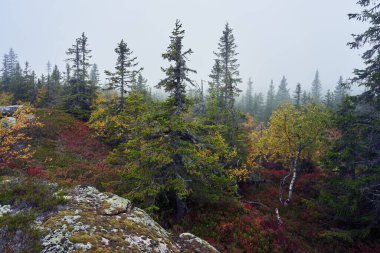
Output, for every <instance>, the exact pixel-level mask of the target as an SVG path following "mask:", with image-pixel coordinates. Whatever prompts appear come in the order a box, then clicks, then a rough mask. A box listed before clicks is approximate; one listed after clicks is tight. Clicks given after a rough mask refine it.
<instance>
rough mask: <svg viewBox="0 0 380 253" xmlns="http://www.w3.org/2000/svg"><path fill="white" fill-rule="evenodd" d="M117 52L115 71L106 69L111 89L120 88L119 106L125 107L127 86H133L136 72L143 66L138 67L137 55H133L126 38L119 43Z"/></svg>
mask: <svg viewBox="0 0 380 253" xmlns="http://www.w3.org/2000/svg"><path fill="white" fill-rule="evenodd" d="M115 52H116V54H117V60H116V67H115V72H110V71H104V73H105V74H106V75H107V76H108V80H109V84H108V85H109V87H108V88H109V89H117V90H119V97H120V102H119V107H120V108H121V109H122V108H123V107H124V96H125V94H126V93H127V88H129V89H130V88H131V86H132V83H133V81H134V78H135V76H136V74H138V73H139V72H140V71H141V70H142V68H137V66H138V64H139V63H138V62H137V57H133V56H132V54H133V51H132V50H131V49H130V48H129V47H128V45H127V43H125V42H124V40H121V41H120V43H118V44H117V47H116V49H115Z"/></svg>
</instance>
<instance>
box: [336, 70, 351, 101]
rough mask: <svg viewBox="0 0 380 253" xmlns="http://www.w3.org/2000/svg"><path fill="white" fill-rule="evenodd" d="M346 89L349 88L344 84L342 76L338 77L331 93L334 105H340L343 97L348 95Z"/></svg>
mask: <svg viewBox="0 0 380 253" xmlns="http://www.w3.org/2000/svg"><path fill="white" fill-rule="evenodd" d="M348 89H349V88H348V87H347V86H345V85H344V82H343V77H339V80H338V83H337V85H336V86H335V90H334V94H333V96H334V105H335V106H338V105H340V104H341V103H342V102H343V100H344V98H345V97H346V96H348V95H349V92H348V91H349V90H348Z"/></svg>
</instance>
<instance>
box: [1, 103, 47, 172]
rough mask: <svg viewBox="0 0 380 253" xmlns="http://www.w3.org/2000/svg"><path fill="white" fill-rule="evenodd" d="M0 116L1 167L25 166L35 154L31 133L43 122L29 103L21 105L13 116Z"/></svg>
mask: <svg viewBox="0 0 380 253" xmlns="http://www.w3.org/2000/svg"><path fill="white" fill-rule="evenodd" d="M0 117H2V118H0V140H1V141H0V167H6V166H11V165H13V166H16V167H17V166H23V164H25V163H26V162H28V161H30V159H31V157H32V155H33V150H32V147H31V145H30V142H31V139H32V136H31V133H32V131H33V130H34V129H35V128H39V127H41V126H42V124H41V123H40V122H39V120H38V118H36V117H35V116H34V109H33V108H32V107H31V106H29V105H24V106H22V107H20V108H19V109H18V110H17V111H16V113H15V114H14V115H13V116H12V117H9V116H0Z"/></svg>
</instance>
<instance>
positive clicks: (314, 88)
mask: <svg viewBox="0 0 380 253" xmlns="http://www.w3.org/2000/svg"><path fill="white" fill-rule="evenodd" d="M321 97H322V84H321V80H320V79H319V71H318V70H317V71H316V73H315V77H314V80H313V82H312V83H311V98H312V100H313V102H315V103H320V102H321Z"/></svg>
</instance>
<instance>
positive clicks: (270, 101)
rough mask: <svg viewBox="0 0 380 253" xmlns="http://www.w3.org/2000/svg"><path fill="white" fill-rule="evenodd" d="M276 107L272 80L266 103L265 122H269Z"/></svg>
mask: <svg viewBox="0 0 380 253" xmlns="http://www.w3.org/2000/svg"><path fill="white" fill-rule="evenodd" d="M275 105H276V100H275V91H274V85H273V80H271V82H270V85H269V89H268V92H267V98H266V102H265V121H268V120H269V118H270V116H271V114H272V111H273V110H274V108H275Z"/></svg>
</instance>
